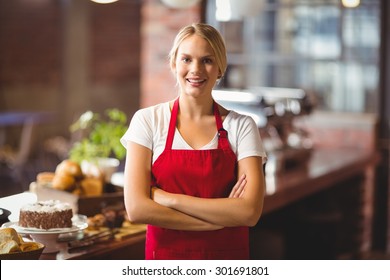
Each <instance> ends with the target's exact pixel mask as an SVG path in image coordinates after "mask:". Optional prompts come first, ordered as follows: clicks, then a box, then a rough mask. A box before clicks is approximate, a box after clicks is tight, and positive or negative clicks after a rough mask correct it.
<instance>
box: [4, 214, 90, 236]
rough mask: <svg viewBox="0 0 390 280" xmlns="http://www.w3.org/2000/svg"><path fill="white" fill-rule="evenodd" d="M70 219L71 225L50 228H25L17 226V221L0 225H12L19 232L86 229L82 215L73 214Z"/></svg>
mask: <svg viewBox="0 0 390 280" xmlns="http://www.w3.org/2000/svg"><path fill="white" fill-rule="evenodd" d="M80 216H81V217H80ZM72 221H73V225H72V227H70V228H51V229H39V228H26V227H21V226H19V222H7V223H4V224H3V225H2V226H1V227H3V228H7V227H12V228H14V229H15V230H16V231H17V232H19V233H21V234H53V233H57V234H62V233H72V232H76V231H79V230H83V229H86V228H87V227H88V223H87V222H86V221H84V217H83V216H82V215H77V216H74V217H73V219H72Z"/></svg>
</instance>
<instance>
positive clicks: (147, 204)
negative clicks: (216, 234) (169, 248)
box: [126, 199, 222, 231]
mask: <svg viewBox="0 0 390 280" xmlns="http://www.w3.org/2000/svg"><path fill="white" fill-rule="evenodd" d="M133 205H134V204H133ZM126 208H127V212H128V216H129V218H130V220H132V221H134V222H136V223H143V224H150V225H154V226H159V227H163V228H167V229H175V230H192V231H207V230H217V229H221V228H222V227H221V226H219V225H215V224H212V223H210V222H206V221H204V220H201V219H199V218H196V217H193V216H191V215H188V214H186V213H182V212H180V211H178V210H175V209H172V208H168V207H165V206H162V205H159V204H157V203H155V202H154V201H152V200H151V199H148V200H145V201H143V202H141V203H139V202H138V203H137V204H136V205H134V206H133V207H126Z"/></svg>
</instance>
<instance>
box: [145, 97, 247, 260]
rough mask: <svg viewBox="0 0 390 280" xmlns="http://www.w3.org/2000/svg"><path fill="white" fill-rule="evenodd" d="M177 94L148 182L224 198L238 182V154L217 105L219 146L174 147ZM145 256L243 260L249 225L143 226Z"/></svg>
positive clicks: (245, 252) (190, 192) (200, 195)
mask: <svg viewBox="0 0 390 280" xmlns="http://www.w3.org/2000/svg"><path fill="white" fill-rule="evenodd" d="M178 111H179V99H178V98H177V99H176V100H175V102H174V105H173V108H172V113H171V119H170V124H169V129H168V136H167V142H166V145H165V150H164V151H163V153H162V154H161V155H160V156H159V157H158V158H157V160H156V161H155V163H154V164H153V165H152V185H153V186H158V187H159V188H161V189H163V190H165V191H167V192H170V193H178V194H187V195H190V196H196V197H202V198H221V197H228V196H229V193H230V191H231V189H232V188H233V186H234V184H235V183H236V182H237V175H236V174H237V157H236V155H235V154H234V152H233V151H232V149H231V148H230V144H229V141H228V138H227V131H226V130H224V129H223V127H222V120H221V116H220V114H219V110H218V105H217V104H216V103H215V102H214V116H215V120H216V126H217V129H218V148H217V149H211V150H173V149H172V143H173V137H174V134H175V129H176V120H177V114H178ZM145 248H146V249H145V256H146V259H176V260H178V259H199V260H200V259H248V258H249V229H248V227H226V228H223V229H221V230H214V231H185V230H171V229H165V228H161V227H156V226H152V225H148V227H147V232H146V247H145Z"/></svg>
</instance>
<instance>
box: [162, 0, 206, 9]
mask: <svg viewBox="0 0 390 280" xmlns="http://www.w3.org/2000/svg"><path fill="white" fill-rule="evenodd" d="M199 1H200V0H161V2H163V3H164V4H165V5H167V6H168V7H171V8H174V9H185V8H189V7H192V6H194V5H195V4H197V3H198V2H199Z"/></svg>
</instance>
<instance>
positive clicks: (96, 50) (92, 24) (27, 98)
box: [0, 0, 141, 142]
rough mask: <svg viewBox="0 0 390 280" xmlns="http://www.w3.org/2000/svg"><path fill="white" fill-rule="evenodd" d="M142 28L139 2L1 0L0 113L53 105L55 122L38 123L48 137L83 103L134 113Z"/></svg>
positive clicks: (79, 110)
mask: <svg viewBox="0 0 390 280" xmlns="http://www.w3.org/2000/svg"><path fill="white" fill-rule="evenodd" d="M140 27H141V1H132V0H121V1H118V2H116V3H113V4H110V5H99V4H96V3H93V2H91V1H89V0H68V1H63V0H39V1H30V0H12V1H0V111H14V110H22V111H54V112H55V113H56V114H57V118H56V120H55V123H54V124H53V126H51V127H48V126H45V127H42V128H41V129H43V130H45V131H44V132H43V133H42V135H44V136H47V137H49V136H51V135H58V134H60V135H64V136H67V135H68V133H69V131H68V127H69V124H70V123H71V122H72V121H73V120H74V119H75V118H76V117H77V116H78V115H79V114H80V113H82V112H83V111H85V110H87V109H93V110H95V111H103V110H104V109H106V108H108V107H117V108H120V109H122V110H124V111H126V112H127V113H128V115H129V116H131V115H132V114H133V113H134V112H135V110H136V109H138V107H139V96H140V49H141V37H140ZM10 136H11V138H10V139H9V141H10V142H14V141H13V139H12V136H13V135H12V133H11V134H10ZM15 137H16V138H17V135H16V136H15Z"/></svg>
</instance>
